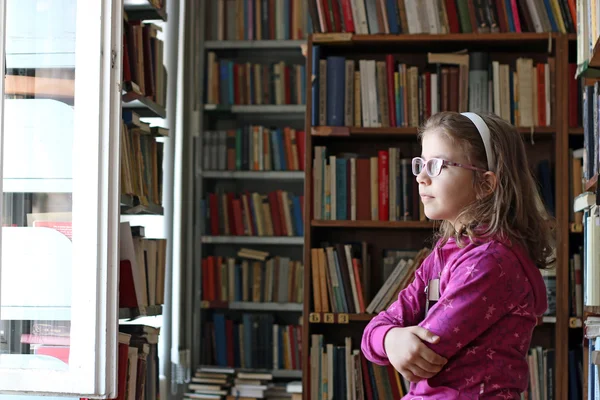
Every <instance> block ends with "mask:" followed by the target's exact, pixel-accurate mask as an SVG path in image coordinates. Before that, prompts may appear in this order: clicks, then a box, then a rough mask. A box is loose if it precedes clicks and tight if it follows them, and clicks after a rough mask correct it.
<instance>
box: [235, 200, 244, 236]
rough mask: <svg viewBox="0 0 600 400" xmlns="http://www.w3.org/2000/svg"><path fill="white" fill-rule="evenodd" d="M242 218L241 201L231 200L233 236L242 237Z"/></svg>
mask: <svg viewBox="0 0 600 400" xmlns="http://www.w3.org/2000/svg"><path fill="white" fill-rule="evenodd" d="M243 218H244V216H243V213H242V201H241V200H240V199H234V200H233V221H234V225H235V231H234V232H233V234H234V235H237V236H242V235H244V220H243Z"/></svg>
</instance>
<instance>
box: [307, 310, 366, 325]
mask: <svg viewBox="0 0 600 400" xmlns="http://www.w3.org/2000/svg"><path fill="white" fill-rule="evenodd" d="M376 316H377V314H365V313H363V314H348V313H322V312H311V313H310V315H309V316H308V322H310V323H311V324H347V323H350V322H366V321H370V320H372V319H373V318H375V317H376Z"/></svg>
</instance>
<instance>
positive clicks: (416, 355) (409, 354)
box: [383, 326, 448, 382]
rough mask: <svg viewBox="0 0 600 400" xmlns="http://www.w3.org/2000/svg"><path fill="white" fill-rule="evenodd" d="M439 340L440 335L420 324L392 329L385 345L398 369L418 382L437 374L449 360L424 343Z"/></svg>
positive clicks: (387, 335) (410, 379)
mask: <svg viewBox="0 0 600 400" xmlns="http://www.w3.org/2000/svg"><path fill="white" fill-rule="evenodd" d="M439 340H440V338H439V337H438V336H435V335H434V334H432V333H431V332H429V331H428V330H426V329H424V328H421V327H420V326H409V327H406V328H392V329H390V330H389V331H388V333H387V334H386V336H385V340H384V343H383V346H384V348H385V352H386V354H387V356H388V359H389V361H390V363H391V364H392V366H393V367H394V368H395V369H396V371H398V372H400V373H401V374H402V376H404V377H405V378H406V379H408V380H409V381H411V382H418V381H420V380H421V379H428V378H431V377H432V376H435V375H436V374H437V373H438V372H440V370H441V369H442V367H443V366H444V365H445V364H446V363H447V362H448V360H446V359H445V358H444V357H442V356H440V355H438V354H437V353H436V352H434V351H433V350H431V349H430V348H429V347H427V346H425V344H424V343H423V341H427V342H429V343H437V342H438V341H439Z"/></svg>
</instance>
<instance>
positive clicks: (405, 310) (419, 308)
mask: <svg viewBox="0 0 600 400" xmlns="http://www.w3.org/2000/svg"><path fill="white" fill-rule="evenodd" d="M430 262H432V257H428V258H427V259H425V261H423V264H422V265H421V267H419V269H417V271H416V272H415V279H414V280H413V282H412V283H411V284H410V285H408V286H407V287H406V288H405V289H404V290H402V291H400V294H399V295H398V300H396V301H395V302H394V303H392V304H391V305H390V306H389V307H388V309H387V310H385V311H382V312H380V313H379V315H377V316H376V317H375V318H373V319H372V320H371V322H369V324H368V325H367V327H366V328H365V331H364V333H363V336H362V344H361V349H362V352H363V354H364V355H365V357H366V358H367V359H368V360H369V361H371V362H374V363H376V364H380V365H385V364H388V363H389V361H388V358H387V355H386V353H385V348H384V346H383V341H384V339H385V335H386V334H387V332H388V331H389V330H390V329H392V328H396V327H406V326H414V325H416V324H417V323H418V322H419V321H420V320H422V319H423V316H424V314H425V293H424V291H425V286H426V285H425V283H424V279H423V277H422V274H423V269H424V267H425V268H426V266H427V265H428V264H429V263H430Z"/></svg>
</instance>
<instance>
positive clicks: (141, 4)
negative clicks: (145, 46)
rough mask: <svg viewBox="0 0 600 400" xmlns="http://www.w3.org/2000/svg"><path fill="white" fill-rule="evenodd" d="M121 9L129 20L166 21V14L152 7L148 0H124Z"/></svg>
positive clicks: (162, 10)
mask: <svg viewBox="0 0 600 400" xmlns="http://www.w3.org/2000/svg"><path fill="white" fill-rule="evenodd" d="M123 7H124V8H125V12H126V13H127V18H128V19H130V20H156V19H161V20H163V21H166V20H167V12H166V11H165V10H164V9H161V8H156V7H154V6H153V5H152V4H151V3H150V0H124V1H123Z"/></svg>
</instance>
